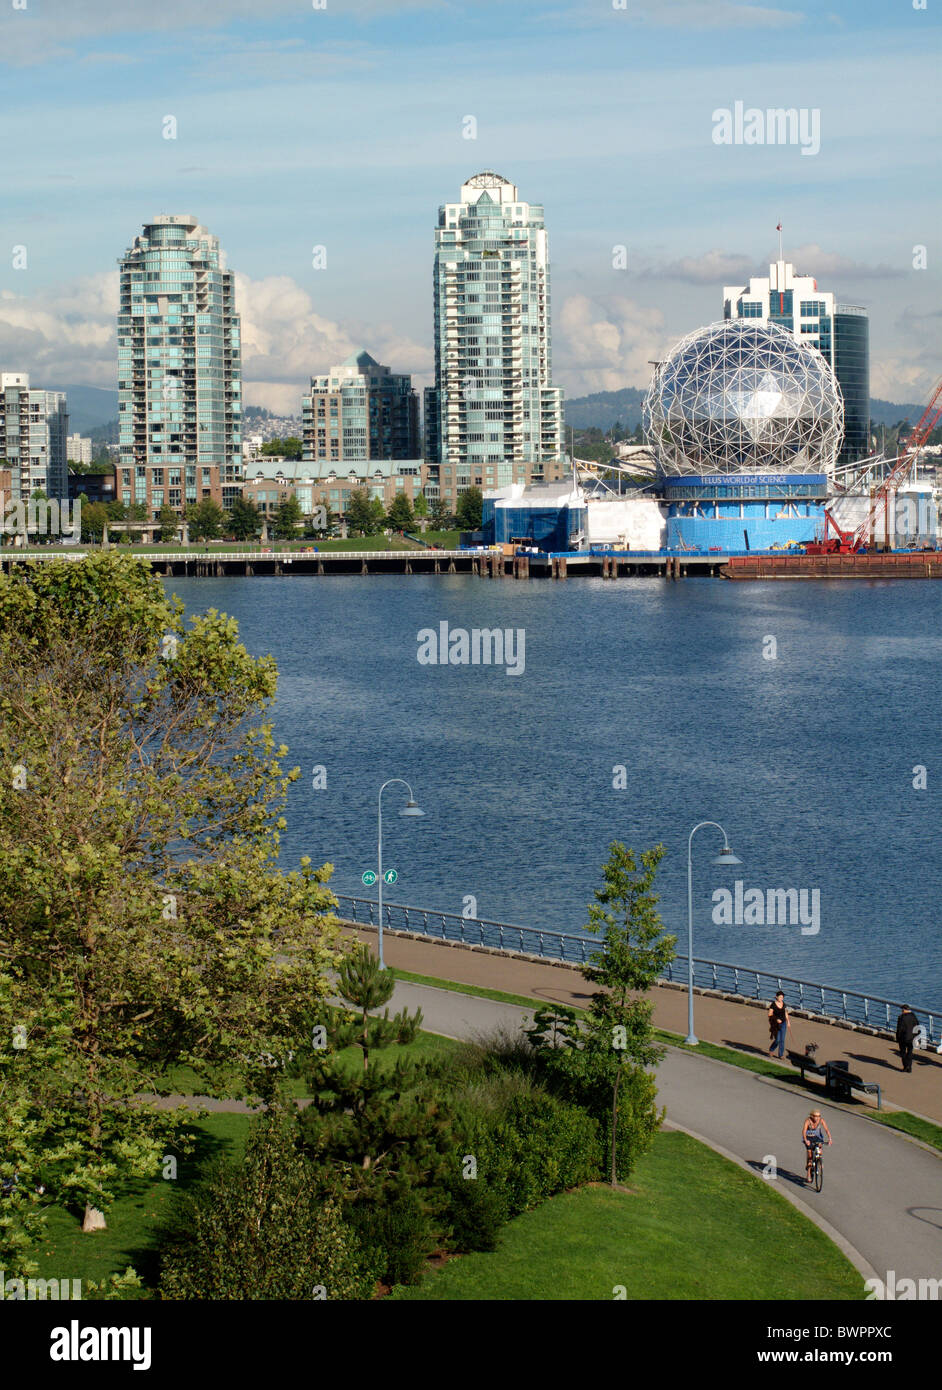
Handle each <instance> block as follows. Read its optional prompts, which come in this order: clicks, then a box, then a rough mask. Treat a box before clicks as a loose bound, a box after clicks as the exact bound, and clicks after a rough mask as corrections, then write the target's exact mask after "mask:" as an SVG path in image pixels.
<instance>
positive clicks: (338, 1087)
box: [299, 943, 450, 1201]
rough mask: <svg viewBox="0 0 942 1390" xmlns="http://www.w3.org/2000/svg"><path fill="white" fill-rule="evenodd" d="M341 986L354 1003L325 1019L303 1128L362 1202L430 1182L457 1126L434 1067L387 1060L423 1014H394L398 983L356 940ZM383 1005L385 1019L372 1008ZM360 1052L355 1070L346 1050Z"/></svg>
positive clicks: (305, 1066)
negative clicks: (435, 1083) (438, 1092)
mask: <svg viewBox="0 0 942 1390" xmlns="http://www.w3.org/2000/svg"><path fill="white" fill-rule="evenodd" d="M337 974H338V980H337V992H338V994H339V995H340V996H341V998H342V999H343V1001H344V1003H345V1004H346V1006H347V1007H346V1009H344V1010H339V1009H333V1010H327V1011H324V1012H322V1013H321V1014H319V1015H318V1023H317V1024H315V1025H314V1033H315V1034H316V1033H317V1029H318V1027H320V1028H323V1030H324V1033H325V1035H326V1042H327V1046H326V1047H325V1048H324V1049H323V1050H318V1049H317V1048H316V1047H313V1048H311V1050H310V1051H309V1052H308V1053H306V1054H305V1058H304V1059H303V1060H302V1061H301V1062H300V1068H299V1069H300V1070H301V1071H302V1073H303V1074H304V1075H305V1079H306V1081H307V1083H308V1094H309V1095H311V1096H312V1097H313V1098H314V1099H313V1102H312V1104H311V1105H310V1106H308V1107H307V1109H306V1110H305V1111H304V1113H303V1116H302V1119H301V1126H302V1131H303V1133H304V1136H305V1140H306V1143H307V1145H308V1148H309V1150H310V1152H311V1153H312V1155H313V1156H316V1157H317V1158H318V1159H319V1160H321V1161H327V1162H328V1163H330V1164H332V1165H333V1166H334V1167H336V1168H337V1169H339V1170H340V1172H341V1173H342V1174H343V1175H344V1177H345V1178H346V1179H347V1180H349V1182H350V1183H351V1184H352V1187H353V1191H354V1193H355V1194H358V1195H359V1196H360V1198H361V1199H364V1198H365V1199H367V1200H374V1201H376V1200H383V1199H384V1198H386V1197H388V1196H389V1194H390V1192H395V1193H398V1194H400V1195H401V1194H402V1192H403V1191H404V1190H406V1189H416V1188H420V1187H423V1186H425V1185H426V1184H427V1183H428V1182H429V1180H430V1179H431V1178H433V1177H434V1176H435V1175H437V1174H438V1173H440V1172H441V1171H442V1168H443V1163H444V1158H445V1155H446V1153H447V1145H448V1138H449V1134H450V1126H449V1124H448V1121H447V1118H446V1116H445V1115H444V1113H443V1112H442V1109H441V1106H440V1104H439V1101H438V1100H437V1099H436V1096H435V1088H433V1087H432V1086H431V1084H430V1080H431V1073H432V1068H431V1066H430V1065H429V1064H420V1063H416V1062H414V1061H411V1060H408V1059H406V1058H404V1057H402V1056H395V1057H393V1059H392V1060H390V1059H389V1058H388V1057H385V1056H384V1055H383V1054H384V1053H387V1052H388V1051H389V1049H390V1048H394V1049H396V1050H398V1049H400V1048H402V1047H404V1046H406V1045H407V1044H409V1043H411V1042H413V1041H414V1039H415V1036H416V1034H417V1032H418V1030H419V1027H420V1025H421V1022H422V1013H421V1010H418V1011H416V1013H414V1014H410V1013H408V1011H407V1010H405V1009H402V1010H400V1012H399V1013H397V1014H396V1015H395V1016H394V1017H392V1018H390V1016H389V1009H388V1008H385V1007H384V1006H385V1005H387V1004H388V1003H389V1000H390V998H391V997H392V992H393V988H394V986H395V976H394V975H393V972H392V971H391V970H383V969H381V968H380V965H379V962H378V961H377V960H376V958H375V957H374V956H373V954H372V952H371V951H370V950H369V948H368V947H367V946H364V945H362V944H360V943H357V944H356V945H355V946H354V947H353V949H352V950H351V951H350V952H349V954H348V955H346V956H345V957H344V959H343V961H342V962H341V965H340V967H339V970H338V972H337ZM380 1008H382V1009H383V1013H382V1015H381V1016H378V1015H376V1014H375V1013H374V1012H373V1011H374V1010H377V1009H380ZM348 1047H355V1048H357V1050H358V1052H359V1054H360V1056H359V1059H358V1061H357V1063H356V1065H355V1066H354V1067H351V1066H349V1065H348V1064H346V1063H345V1061H344V1059H342V1058H341V1057H340V1054H341V1053H342V1052H343V1051H344V1049H345V1048H348Z"/></svg>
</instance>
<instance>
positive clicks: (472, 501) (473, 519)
mask: <svg viewBox="0 0 942 1390" xmlns="http://www.w3.org/2000/svg"><path fill="white" fill-rule="evenodd" d="M483 505H484V494H483V492H482V491H481V489H480V488H479V487H469V488H466V489H465V490H464V492H461V493H459V495H458V509H457V511H456V513H455V519H456V521H457V522H458V526H459V529H460V530H462V531H480V529H481V514H482V508H483Z"/></svg>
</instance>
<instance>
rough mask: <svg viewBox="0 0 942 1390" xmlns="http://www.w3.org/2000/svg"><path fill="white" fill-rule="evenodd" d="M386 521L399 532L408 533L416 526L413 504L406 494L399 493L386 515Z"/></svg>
mask: <svg viewBox="0 0 942 1390" xmlns="http://www.w3.org/2000/svg"><path fill="white" fill-rule="evenodd" d="M386 521H387V522H388V523H389V525H390V526H392V527H394V529H395V530H397V531H408V530H409V529H410V528H411V527H412V526H414V525H415V513H414V512H413V510H412V503H411V502H410V501H409V499H408V497H407V496H406V494H405V493H404V492H397V493H396V495H395V497H394V498H393V500H392V503H391V504H390V507H389V511H388V512H387V513H386Z"/></svg>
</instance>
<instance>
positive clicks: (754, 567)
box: [0, 547, 942, 580]
mask: <svg viewBox="0 0 942 1390" xmlns="http://www.w3.org/2000/svg"><path fill="white" fill-rule="evenodd" d="M85 553H86V552H84V551H83V550H81V549H76V550H69V551H63V550H61V549H53V548H51V547H50V548H47V549H42V550H31V551H23V550H15V549H13V548H12V547H10V548H6V549H3V550H0V574H9V573H11V572H12V570H13V567H14V566H15V565H20V564H24V563H42V562H43V561H47V560H53V559H57V558H62V557H63V556H64V555H66V556H68V558H69V559H72V560H78V559H81V558H82V557H83V556H84V554H85ZM121 553H128V554H134V555H136V556H137V557H138V558H139V559H142V560H147V561H148V563H149V564H150V566H151V568H152V569H153V570H154V571H155V572H156V573H157V574H159V575H160V576H161V577H162V578H165V579H177V578H202V579H227V578H238V577H244V578H252V577H263V576H269V577H271V576H283V575H330V574H335V575H339V574H359V575H371V574H372V575H375V574H399V575H413V574H435V575H440V574H473V575H477V576H479V577H480V578H483V579H553V580H564V579H579V578H584V579H613V580H614V579H635V578H639V577H643V578H655V579H670V580H680V579H688V578H710V579H733V580H750V579H751V580H767V579H940V578H942V551H927V552H895V551H894V552H887V553H883V554H881V553H875V554H866V555H801V554H794V553H790V554H774V553H770V552H768V551H752V552H719V551H663V550H651V551H627V550H626V551H604V550H592V551H571V552H567V553H562V554H546V553H544V552H542V551H540V552H536V551H518V552H517V553H515V554H504V553H503V552H502V551H500V550H497V549H494V550H471V549H465V550H433V549H422V550H419V549H416V550H321V551H317V550H274V549H271V550H269V549H265V550H245V551H225V550H211V549H198V548H196V547H191V548H190V549H189V550H179V551H171V552H158V551H136V550H133V549H131V548H128V550H127V551H126V552H125V551H124V548H123V547H122V548H121Z"/></svg>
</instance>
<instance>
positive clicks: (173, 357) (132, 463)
mask: <svg viewBox="0 0 942 1390" xmlns="http://www.w3.org/2000/svg"><path fill="white" fill-rule="evenodd" d="M120 267H121V284H120V296H121V298H120V307H119V310H118V410H119V413H120V436H119V438H120V448H121V457H120V463H119V474H118V499H119V500H120V501H121V502H124V503H125V505H131V504H135V503H139V504H143V506H144V507H145V508H146V510H147V516H148V519H149V520H156V519H157V516H158V513H159V512H160V509H161V507H162V506H165V505H169V506H170V507H172V508H173V509H174V511H176V512H182V511H183V510H184V508H185V507H186V506H188V505H189V504H190V503H191V502H199V501H201V500H202V499H203V498H204V497H211V498H212V499H213V500H214V501H215V502H218V503H219V504H220V505H222V506H229V505H230V504H231V502H232V501H233V500H234V499H235V498H236V497H238V496H240V495H241V491H242V487H241V485H242V358H241V345H240V336H239V318H238V315H237V314H236V312H235V290H234V283H233V275H232V272H231V271H228V270H224V269H223V267H222V260H221V255H220V250H219V241H218V238H216V237H214V236H212V235H210V233H209V232H208V231H207V230H206V228H205V227H201V226H200V224H199V223H198V222H197V220H196V218H195V217H187V216H178V217H170V216H165V217H157V218H155V219H154V221H153V222H149V223H147V224H146V225H145V227H144V230H143V232H142V234H141V235H140V236H138V237H135V239H134V244H133V246H131V247H130V248H129V250H128V251H127V253H126V254H125V256H124V258H123V259H122V260H121V262H120Z"/></svg>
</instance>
